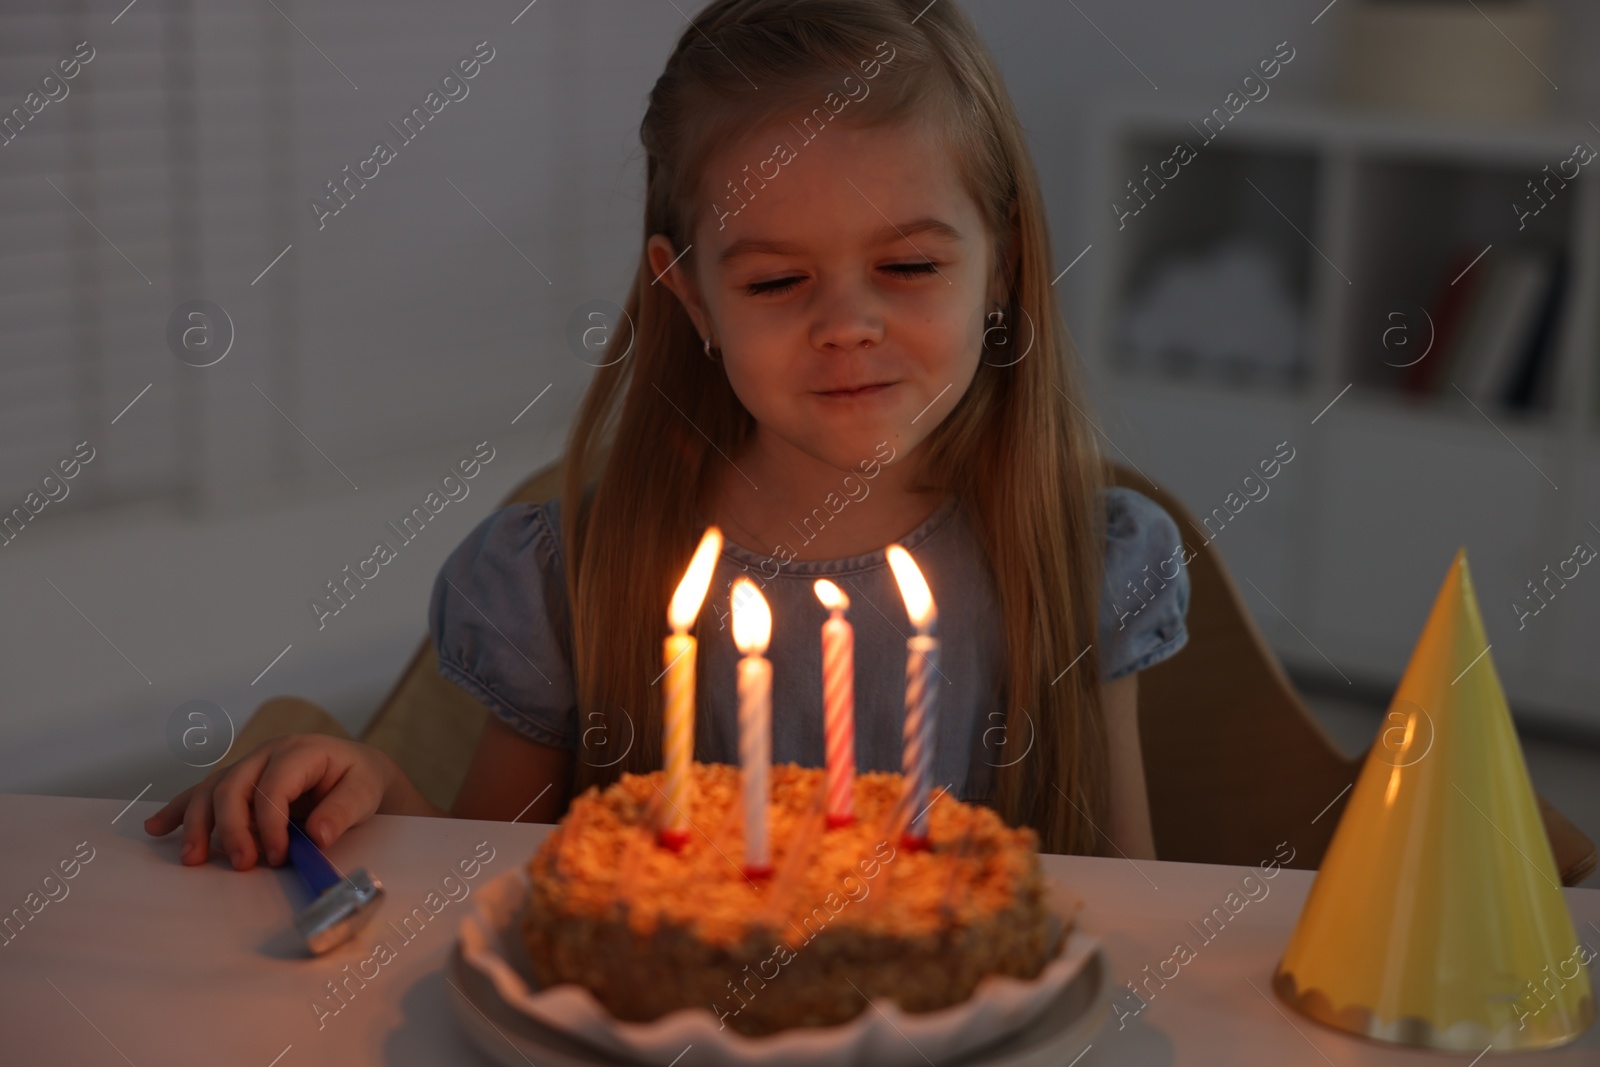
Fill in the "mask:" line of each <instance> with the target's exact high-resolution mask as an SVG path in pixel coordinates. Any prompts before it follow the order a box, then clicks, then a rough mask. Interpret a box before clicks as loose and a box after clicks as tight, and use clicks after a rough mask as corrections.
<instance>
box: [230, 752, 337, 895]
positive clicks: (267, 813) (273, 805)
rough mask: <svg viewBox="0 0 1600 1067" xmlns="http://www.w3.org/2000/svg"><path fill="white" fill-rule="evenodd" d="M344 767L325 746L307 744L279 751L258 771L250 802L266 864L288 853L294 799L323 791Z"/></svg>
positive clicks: (282, 857)
mask: <svg viewBox="0 0 1600 1067" xmlns="http://www.w3.org/2000/svg"><path fill="white" fill-rule="evenodd" d="M347 767H348V764H347V763H344V762H342V761H341V760H340V758H339V756H338V754H337V752H335V751H333V750H331V749H330V747H329V746H325V745H321V744H308V745H305V746H301V747H298V748H296V749H291V750H289V751H287V752H283V753H280V754H279V756H278V758H277V759H275V760H273V761H272V762H271V763H269V764H268V765H267V767H266V769H265V770H263V771H262V772H261V781H259V782H258V783H256V789H255V795H254V797H253V802H254V805H255V811H256V832H257V833H258V834H259V835H260V836H261V850H262V852H263V853H264V856H265V859H266V861H267V863H269V864H271V865H273V866H277V865H278V864H280V863H282V862H283V861H284V859H285V858H287V856H288V854H289V834H290V832H291V831H290V829H289V818H290V809H291V807H292V806H293V804H294V801H295V800H296V799H297V798H298V797H300V796H301V794H303V793H306V792H315V793H316V794H318V795H321V794H324V793H327V792H328V791H329V790H330V789H332V788H333V787H334V785H335V784H336V783H337V782H338V781H339V779H340V777H341V776H342V775H343V774H344V773H345V769H346V768H347ZM318 843H319V844H320V843H321V842H318Z"/></svg>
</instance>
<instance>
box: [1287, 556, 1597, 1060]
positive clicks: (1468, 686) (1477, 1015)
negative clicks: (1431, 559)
mask: <svg viewBox="0 0 1600 1067" xmlns="http://www.w3.org/2000/svg"><path fill="white" fill-rule="evenodd" d="M1597 950H1600V937H1593V938H1589V939H1588V940H1587V941H1585V942H1580V941H1579V940H1578V937H1577V935H1576V933H1575V932H1574V930H1573V926H1572V916H1571V913H1570V912H1569V911H1568V910H1567V903H1566V900H1565V899H1564V897H1563V896H1562V892H1561V883H1560V881H1559V879H1558V876H1557V873H1556V863H1555V856H1554V855H1553V854H1552V853H1551V851H1550V841H1549V838H1548V837H1547V836H1546V835H1545V829H1544V823H1543V820H1542V819H1541V818H1540V816H1539V808H1538V805H1537V803H1536V802H1535V800H1534V794H1533V786H1532V785H1531V784H1530V783H1529V781H1528V771H1527V768H1526V766H1524V764H1523V761H1522V748H1521V746H1520V745H1519V744H1518V743H1517V734H1516V730H1515V729H1514V728H1513V727H1512V724H1511V711H1510V709H1509V708H1508V707H1507V706H1506V698H1505V693H1504V692H1503V691H1502V690H1501V688H1500V679H1499V676H1498V675H1497V674H1496V673H1495V669H1494V660H1493V659H1492V658H1491V657H1490V655H1489V645H1488V642H1487V639H1486V638H1485V635H1484V630H1483V616H1482V615H1481V614H1480V612H1479V610H1478V600H1477V597H1476V595H1475V594H1474V593H1473V589H1472V576H1471V574H1470V572H1469V571H1468V570H1467V554H1466V550H1465V549H1461V550H1459V551H1457V553H1456V557H1455V560H1454V562H1453V563H1452V564H1451V566H1450V573H1449V574H1448V575H1446V577H1445V580H1444V585H1443V587H1442V588H1440V590H1439V596H1438V598H1437V599H1436V600H1435V601H1434V604H1433V610H1432V611H1431V612H1430V613H1429V615H1428V622H1427V625H1426V626H1425V627H1424V628H1423V631H1422V637H1421V638H1420V639H1419V640H1418V641H1417V646H1416V648H1415V650H1413V652H1412V654H1411V662H1410V663H1408V664H1407V665H1406V672H1405V676H1404V677H1403V678H1401V680H1400V687H1399V689H1397V690H1396V691H1395V696H1394V700H1393V702H1392V703H1391V704H1390V706H1389V713H1388V716H1387V717H1386V719H1385V721H1384V724H1383V728H1382V730H1381V731H1380V733H1379V735H1378V738H1377V740H1376V741H1375V742H1374V743H1373V745H1372V748H1371V749H1370V750H1369V751H1368V753H1367V759H1366V763H1365V765H1364V766H1363V767H1362V769H1361V776H1360V778H1358V779H1357V780H1356V783H1355V788H1354V790H1353V791H1352V793H1351V796H1350V802H1349V804H1348V806H1347V807H1346V808H1345V811H1344V815H1343V817H1342V818H1341V819H1340V820H1339V826H1338V829H1337V830H1335V831H1334V835H1333V840H1332V841H1331V842H1329V844H1328V850H1327V853H1326V854H1325V855H1324V857H1323V860H1322V866H1321V868H1320V869H1319V870H1318V871H1317V877H1316V881H1315V882H1313V883H1312V886H1311V892H1310V894H1309V896H1307V898H1306V903H1305V908H1304V909H1303V910H1302V911H1301V913H1300V919H1299V922H1298V923H1296V925H1295V929H1294V933H1293V935H1292V936H1291V937H1290V938H1289V944H1288V946H1287V947H1286V948H1285V949H1284V953H1283V958H1282V959H1281V960H1280V961H1279V962H1278V971H1277V974H1276V975H1275V976H1274V978H1273V988H1274V989H1275V990H1276V991H1277V993H1278V995H1279V996H1280V997H1282V998H1283V999H1284V1000H1285V1001H1287V1002H1288V1003H1289V1004H1291V1005H1293V1006H1294V1007H1295V1008H1297V1009H1298V1010H1300V1011H1301V1012H1303V1013H1305V1014H1306V1015H1309V1016H1311V1017H1312V1018H1313V1019H1316V1020H1318V1021H1319V1022H1322V1023H1325V1024H1327V1025H1329V1026H1333V1027H1337V1028H1339V1029H1341V1030H1348V1031H1351V1032H1354V1033H1357V1034H1362V1035H1364V1036H1367V1037H1372V1038H1378V1039H1380V1040H1385V1041H1392V1042H1396V1043H1400V1044H1406V1045H1420V1046H1425V1047H1429V1048H1436V1049H1455V1050H1459V1051H1462V1052H1483V1051H1485V1050H1486V1049H1488V1048H1491V1047H1492V1048H1493V1049H1495V1050H1497V1051H1503V1050H1509V1049H1530V1048H1548V1047H1551V1046H1554V1045H1561V1044H1565V1043H1566V1042H1568V1041H1571V1040H1573V1039H1574V1038H1576V1037H1577V1036H1578V1035H1579V1034H1581V1033H1582V1032H1583V1031H1584V1030H1585V1029H1587V1028H1588V1026H1589V1024H1590V1023H1592V1022H1593V1021H1594V1017H1595V1000H1594V992H1593V989H1592V987H1591V986H1590V984H1589V974H1588V971H1587V970H1585V968H1584V964H1586V963H1588V962H1589V960H1591V959H1593V958H1594V957H1595V954H1596V951H1597Z"/></svg>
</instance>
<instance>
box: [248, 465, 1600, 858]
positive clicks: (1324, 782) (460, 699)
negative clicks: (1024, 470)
mask: <svg viewBox="0 0 1600 1067" xmlns="http://www.w3.org/2000/svg"><path fill="white" fill-rule="evenodd" d="M1111 473H1112V480H1113V481H1114V482H1115V483H1116V484H1118V485H1123V486H1126V487H1128V488H1130V489H1134V490H1136V491H1138V492H1140V493H1143V494H1144V495H1145V496H1148V497H1149V498H1150V499H1152V500H1154V501H1155V502H1156V503H1158V504H1160V505H1161V506H1162V507H1163V508H1165V509H1166V510H1167V513H1168V514H1170V515H1171V516H1172V518H1173V520H1174V521H1175V522H1176V523H1177V524H1178V528H1179V529H1180V530H1182V529H1193V528H1194V525H1193V516H1192V515H1191V514H1190V512H1189V510H1188V509H1187V508H1186V507H1184V505H1183V504H1182V503H1181V502H1180V501H1179V500H1178V499H1177V498H1176V497H1174V496H1173V495H1172V494H1170V493H1168V492H1167V491H1166V490H1164V489H1162V488H1161V487H1160V486H1158V485H1156V484H1154V483H1153V482H1150V481H1149V480H1147V479H1146V478H1144V477H1143V476H1142V475H1140V474H1137V473H1135V472H1134V471H1131V470H1128V469H1126V468H1123V467H1121V466H1115V467H1113V468H1112V471H1111ZM560 483H561V472H560V467H559V464H555V465H552V466H550V467H547V468H545V469H544V470H542V471H539V472H538V473H537V474H534V475H533V476H532V477H530V478H529V479H527V480H526V481H525V482H523V483H522V484H521V485H520V486H518V487H517V489H516V490H515V491H514V492H513V493H512V494H511V495H510V496H509V497H507V498H506V500H505V503H507V504H510V503H517V502H523V501H544V500H549V499H550V498H552V497H554V496H556V495H557V494H558V493H559V491H560ZM1188 570H1189V580H1190V591H1191V596H1190V602H1189V612H1188V619H1187V625H1188V630H1189V643H1188V645H1187V646H1186V647H1185V648H1184V649H1183V651H1181V652H1180V653H1178V654H1177V655H1176V656H1172V657H1171V658H1169V659H1167V660H1165V661H1164V662H1162V663H1159V664H1157V665H1155V666H1154V667H1150V668H1148V669H1146V670H1144V671H1141V672H1140V674H1139V737H1140V743H1141V746H1142V748H1143V753H1144V767H1145V781H1146V786H1147V789H1148V792H1149V797H1150V815H1151V822H1152V824H1153V828H1154V831H1155V841H1156V852H1157V855H1159V856H1160V857H1161V858H1162V859H1164V860H1186V861H1190V862H1196V863H1222V864H1234V865H1239V866H1252V865H1255V864H1259V863H1263V862H1265V861H1267V860H1268V859H1271V858H1273V857H1274V855H1275V853H1276V852H1277V849H1278V847H1279V845H1280V844H1281V843H1283V842H1287V843H1288V844H1289V846H1290V847H1292V848H1293V849H1294V858H1293V859H1292V860H1291V861H1290V862H1289V863H1288V864H1287V866H1290V867H1299V868H1307V869H1311V868H1315V867H1316V866H1317V865H1318V864H1319V863H1320V862H1321V860H1322V855H1323V853H1324V851H1326V849H1327V846H1328V841H1329V839H1330V838H1331V837H1332V835H1333V830H1334V827H1335V826H1337V825H1338V822H1339V816H1340V815H1341V814H1342V813H1343V811H1344V804H1345V801H1346V799H1347V798H1348V796H1349V794H1348V792H1346V791H1345V787H1346V786H1348V785H1350V784H1351V783H1352V782H1354V781H1355V779H1356V776H1357V774H1358V773H1359V771H1360V769H1361V764H1362V761H1363V760H1364V759H1365V756H1366V754H1365V753H1362V754H1361V755H1359V756H1356V757H1354V758H1350V757H1346V756H1345V755H1344V754H1343V753H1341V752H1340V751H1339V748H1338V746H1337V745H1335V744H1334V743H1333V741H1332V739H1330V738H1329V737H1328V735H1327V734H1326V733H1325V732H1324V731H1323V730H1322V728H1321V726H1320V725H1319V724H1318V723H1317V721H1316V720H1315V719H1314V718H1313V717H1312V715H1311V713H1310V711H1308V710H1307V708H1306V706H1305V703H1304V702H1303V701H1302V700H1301V699H1300V696H1299V694H1298V693H1296V691H1295V688H1294V684H1293V683H1292V682H1290V680H1289V678H1288V676H1287V675H1286V674H1284V672H1283V668H1282V667H1281V666H1280V665H1279V663H1278V660H1277V657H1276V656H1275V655H1273V653H1272V650H1271V649H1270V648H1269V647H1268V646H1267V643H1266V641H1265V640H1264V639H1263V637H1262V635H1261V632H1260V630H1259V629H1257V627H1256V625H1255V622H1254V621H1253V620H1252V619H1251V617H1250V613H1249V612H1248V611H1247V610H1246V609H1245V606H1244V600H1243V598H1242V597H1241V596H1240V594H1239V591H1238V589H1237V588H1236V587H1235V586H1234V584H1233V580H1232V579H1231V578H1230V577H1229V575H1228V573H1227V571H1226V569H1225V568H1224V567H1223V566H1222V561H1221V558H1220V557H1219V556H1218V555H1217V554H1216V553H1215V552H1213V551H1207V550H1204V549H1203V550H1201V552H1200V554H1199V555H1198V556H1196V557H1195V558H1194V559H1192V560H1191V561H1190V563H1189V565H1188ZM437 668H438V662H437V658H436V657H435V655H434V651H433V645H432V643H431V642H430V641H427V640H424V641H423V643H422V645H421V646H420V647H419V648H418V649H417V652H416V654H415V655H414V656H413V657H412V658H411V663H410V664H409V665H408V666H407V667H406V669H405V672H404V673H403V674H401V676H400V678H399V680H398V681H397V682H396V683H395V686H394V688H393V689H392V690H390V692H389V695H388V696H387V697H386V698H385V699H384V701H383V703H382V704H381V705H380V706H379V708H378V713H377V714H376V715H375V716H374V717H373V719H372V721H371V722H370V723H368V724H367V726H366V728H365V729H364V730H363V731H362V733H361V737H360V740H361V741H364V742H366V743H367V744H370V745H373V746H375V747H377V748H379V749H382V750H383V751H384V752H387V753H388V754H389V755H390V756H391V757H393V758H394V760H395V762H396V763H398V764H399V765H400V767H401V768H402V769H403V770H404V771H405V772H406V774H407V775H408V776H409V777H410V778H411V780H412V781H413V782H414V783H416V785H417V788H418V789H419V790H421V792H422V793H423V795H425V796H426V797H428V799H429V800H431V801H433V803H435V804H437V805H438V806H439V807H441V808H444V809H446V810H448V809H449V808H450V806H451V804H452V802H453V801H454V799H455V795H456V792H457V790H459V789H460V787H461V782H462V779H463V777H464V776H465V775H466V771H467V766H468V764H469V763H470V762H471V759H472V752H473V749H474V748H475V747H476V746H477V740H478V734H479V732H480V731H481V730H482V728H483V724H484V719H485V716H486V715H487V714H488V712H487V710H486V709H485V708H484V707H483V706H482V705H481V704H479V703H478V702H477V701H476V700H474V699H473V698H472V697H470V696H468V695H467V694H466V693H465V692H463V691H462V690H461V689H459V688H457V687H456V686H454V685H452V684H451V683H449V682H447V681H445V680H444V679H443V678H442V677H440V675H439V672H438V669H437ZM297 732H315V733H329V734H334V735H336V736H340V737H348V736H349V735H348V733H347V732H346V731H345V730H344V728H343V727H342V726H340V725H339V723H338V722H337V721H336V720H334V719H333V717H332V716H330V715H329V714H328V713H327V712H326V711H323V710H322V709H321V708H319V707H317V706H316V705H315V704H312V703H310V702H309V701H305V700H301V699H299V698H296V697H276V698H274V699H272V700H269V701H267V702H266V703H264V704H262V705H261V707H260V708H259V709H257V711H256V713H255V714H254V715H253V716H252V717H251V719H250V721H249V723H247V724H246V726H245V728H244V729H243V730H242V731H241V732H240V734H239V737H238V739H237V740H236V741H235V744H234V747H233V750H232V751H231V752H230V753H229V757H228V758H227V759H225V760H224V761H223V765H226V764H228V763H231V762H232V761H233V760H236V759H238V758H240V757H241V756H243V755H244V754H245V753H248V752H249V751H250V750H251V749H253V748H254V747H255V746H256V745H258V744H259V743H260V742H262V741H264V740H267V739H268V738H272V737H278V736H282V735H284V734H288V733H297ZM1538 802H1539V810H1540V813H1541V814H1542V815H1543V817H1544V824H1545V830H1546V832H1547V833H1548V834H1549V837H1550V845H1551V850H1552V851H1553V852H1554V854H1555V858H1556V866H1557V869H1558V870H1559V871H1560V873H1561V879H1562V882H1563V883H1564V884H1566V885H1577V884H1578V883H1579V882H1582V881H1583V880H1584V879H1585V878H1587V877H1588V876H1589V875H1590V874H1591V873H1593V871H1594V869H1595V865H1596V862H1597V858H1600V857H1597V854H1596V851H1595V846H1594V843H1593V842H1591V841H1590V840H1589V839H1588V838H1587V837H1585V836H1584V834H1583V833H1582V832H1581V831H1579V830H1578V828H1577V827H1576V826H1574V825H1573V824H1572V823H1571V822H1569V821H1568V820H1567V818H1566V817H1565V816H1563V815H1562V814H1561V813H1560V812H1559V811H1557V810H1556V809H1555V808H1554V807H1552V806H1551V805H1550V804H1549V803H1548V802H1547V801H1546V800H1545V799H1544V798H1543V797H1542V796H1541V797H1539V798H1538Z"/></svg>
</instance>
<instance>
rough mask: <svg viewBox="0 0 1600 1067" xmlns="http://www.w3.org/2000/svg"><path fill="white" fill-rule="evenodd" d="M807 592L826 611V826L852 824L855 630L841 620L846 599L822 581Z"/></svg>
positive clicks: (829, 583)
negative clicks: (813, 596)
mask: <svg viewBox="0 0 1600 1067" xmlns="http://www.w3.org/2000/svg"><path fill="white" fill-rule="evenodd" d="M812 588H813V589H814V590H815V591H816V594H817V599H818V600H820V601H822V604H823V606H824V607H826V608H827V609H828V612H829V614H828V621H827V622H824V623H823V624H822V708H823V738H824V740H825V742H826V748H827V759H828V771H827V781H828V805H827V807H828V826H829V827H830V828H835V827H840V826H849V825H850V824H851V823H853V822H855V821H856V813H855V803H856V801H855V791H856V692H855V673H856V668H855V658H856V635H855V630H854V629H852V628H851V626H850V624H849V623H848V622H846V621H845V617H844V613H845V611H847V610H848V609H849V607H850V598H849V597H847V596H845V595H844V591H843V590H842V589H840V588H839V587H838V586H836V585H834V584H833V583H832V582H830V581H828V579H826V578H818V579H817V581H816V583H815V585H813V586H812Z"/></svg>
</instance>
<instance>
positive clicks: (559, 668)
mask: <svg viewBox="0 0 1600 1067" xmlns="http://www.w3.org/2000/svg"><path fill="white" fill-rule="evenodd" d="M559 521H560V520H559V518H558V516H557V505H556V504H555V503H554V502H552V503H550V504H513V505H511V506H510V507H505V508H501V509H500V510H498V511H496V512H495V513H494V514H492V515H490V516H489V517H488V518H486V519H484V520H483V521H482V522H481V523H479V524H478V525H477V527H476V528H475V529H474V530H473V531H472V532H471V533H470V534H468V535H467V537H466V539H465V540H463V541H462V542H461V544H460V545H458V546H457V547H456V549H455V551H453V552H452V553H451V554H450V558H449V559H447V560H445V562H444V566H443V567H441V568H440V569H439V576H438V578H437V579H435V580H434V584H433V596H432V598H431V599H430V601H429V604H428V631H429V633H430V634H431V636H432V638H433V644H434V649H435V651H437V652H438V655H439V673H440V674H441V675H443V676H444V677H445V678H447V679H449V680H450V681H451V682H453V683H455V684H456V685H458V686H460V687H461V688H462V689H465V690H466V691H467V692H468V693H470V694H472V696H473V697H474V698H476V699H477V700H478V701H479V702H480V703H482V704H483V705H484V706H485V707H487V708H488V709H489V711H490V712H491V713H492V714H493V715H495V716H496V717H498V718H499V719H501V720H503V721H504V722H506V723H507V724H509V725H510V726H511V727H512V728H513V729H515V730H517V731H518V732H519V733H521V734H523V735H524V736H526V737H528V738H529V739H531V740H534V741H537V742H539V743H541V744H545V745H551V746H554V747H557V748H573V747H574V737H575V729H576V723H575V716H576V704H577V701H576V699H575V694H574V688H575V687H574V685H573V678H572V666H571V665H572V653H571V615H570V612H569V609H568V605H567V589H566V573H565V566H564V564H563V562H562V558H561V551H560V545H559V542H558V541H557V536H556V531H557V530H558V529H559V525H558V523H559Z"/></svg>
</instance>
